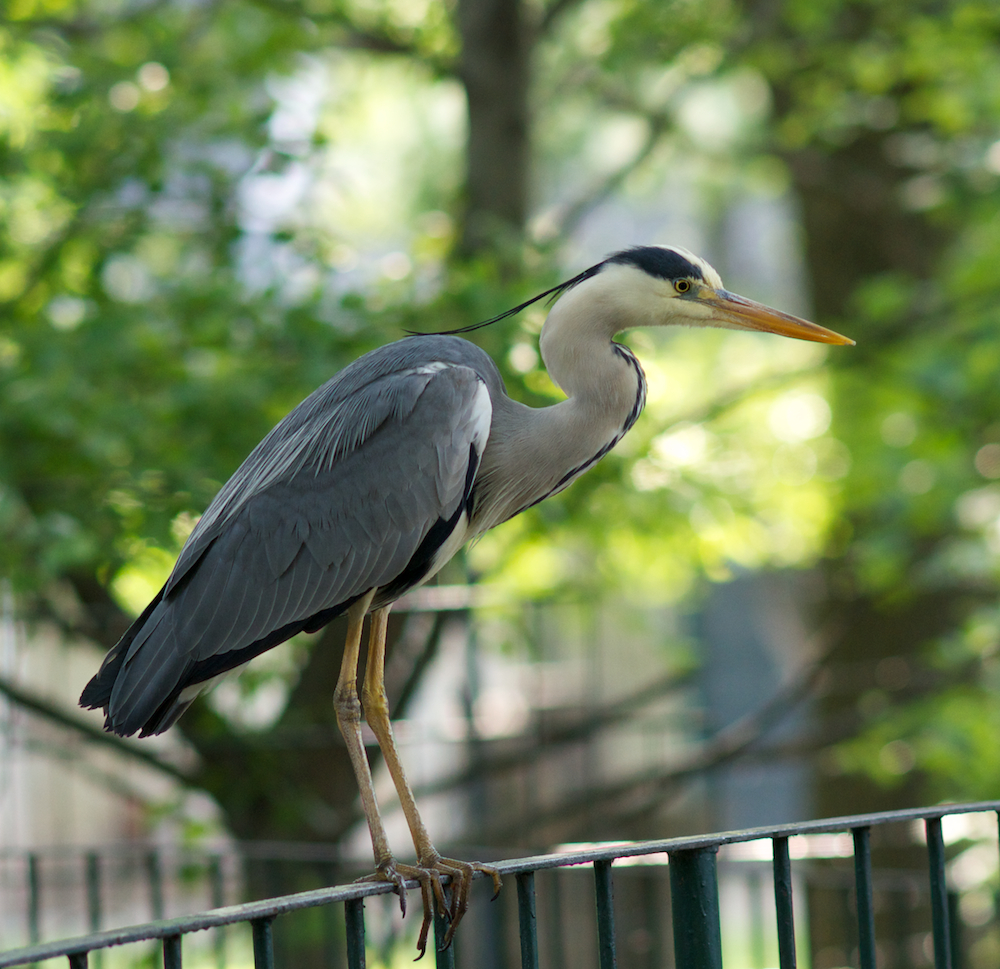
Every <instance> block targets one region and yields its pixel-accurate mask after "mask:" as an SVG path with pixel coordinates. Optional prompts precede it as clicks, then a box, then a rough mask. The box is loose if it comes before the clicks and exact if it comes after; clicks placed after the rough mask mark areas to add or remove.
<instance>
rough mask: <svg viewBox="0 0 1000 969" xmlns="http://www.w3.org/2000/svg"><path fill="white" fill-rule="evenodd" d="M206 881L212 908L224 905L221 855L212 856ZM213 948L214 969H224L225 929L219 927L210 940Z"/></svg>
mask: <svg viewBox="0 0 1000 969" xmlns="http://www.w3.org/2000/svg"><path fill="white" fill-rule="evenodd" d="M208 880H209V884H210V887H211V892H212V908H222V906H223V905H225V904H226V896H225V880H224V878H223V874H222V855H212V859H211V861H210V862H209V863H208ZM212 941H213V945H214V948H215V969H226V929H225V926H222V925H220V926H219V927H218V928H217V929H216V930H215V938H214V939H213V940H212Z"/></svg>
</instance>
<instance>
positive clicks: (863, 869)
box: [851, 826, 875, 969]
mask: <svg viewBox="0 0 1000 969" xmlns="http://www.w3.org/2000/svg"><path fill="white" fill-rule="evenodd" d="M851 834H852V835H853V836H854V885H855V892H856V895H857V909H858V957H859V962H860V964H861V969H875V908H874V905H873V903H872V849H871V829H870V828H868V827H866V826H865V827H860V828H853V829H852V831H851Z"/></svg>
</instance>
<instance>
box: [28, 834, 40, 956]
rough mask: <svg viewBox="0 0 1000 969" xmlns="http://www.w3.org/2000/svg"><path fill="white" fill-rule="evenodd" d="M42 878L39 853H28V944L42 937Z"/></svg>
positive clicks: (32, 943) (33, 943)
mask: <svg viewBox="0 0 1000 969" xmlns="http://www.w3.org/2000/svg"><path fill="white" fill-rule="evenodd" d="M41 912H42V880H41V869H40V867H39V862H38V855H37V854H36V853H35V852H34V851H31V852H29V853H28V944H29V945H35V944H36V943H37V942H38V940H39V939H41V937H42V932H41Z"/></svg>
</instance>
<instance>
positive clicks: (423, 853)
mask: <svg viewBox="0 0 1000 969" xmlns="http://www.w3.org/2000/svg"><path fill="white" fill-rule="evenodd" d="M388 621H389V607H388V606H386V607H385V608H383V609H378V610H376V611H375V612H374V613H372V620H371V632H370V635H369V639H368V663H367V665H366V667H365V681H364V687H363V690H362V700H363V703H364V711H365V720H366V721H367V722H368V725H369V726H370V727H371V728H372V732H373V733H374V734H375V737H376V739H377V740H378V745H379V748H380V749H381V751H382V756H383V758H384V759H385V764H386V767H387V768H388V769H389V774H390V775H391V777H392V781H393V784H394V785H395V786H396V793H397V794H398V795H399V801H400V805H401V806H402V808H403V814H404V816H405V817H406V823H407V825H409V828H410V836H411V837H412V838H413V846H414V848H415V849H416V852H417V867H416V868H411V867H410V866H409V865H398V866H397V870H399V871H401V872H404V873H405V874H406V875H408V876H410V877H414V878H416V879H417V880H418V881H419V882H420V887H421V892H422V894H423V900H424V921H423V924H422V925H421V927H420V939H419V941H418V943H417V947H418V948H419V949H420V953H421V955H423V951H424V947H425V946H426V943H427V932H428V929H429V927H430V921H431V917H432V912H431V909H430V903H431V897H430V896H431V891H433V894H434V896H436V898H437V901H438V905H439V906H440V908H441V910H442V914H447V915H448V917H449V918H450V919H451V925H450V926H449V927H448V932H447V934H446V935H445V938H444V943H443V945H444V947H447V946H448V945H449V944H450V943H451V940H452V937H453V936H454V934H455V929H456V928H457V926H458V923H459V922H460V921H461V919H462V916H463V915H464V914H465V911H466V908H467V906H468V899H469V887H470V886H471V884H472V875H473V872H476V871H481V872H484V873H485V874H488V875H489V876H490V877H491V878H492V880H493V888H494V892H495V893H498V892H499V891H500V886H501V882H500V875H499V874H498V872H497V871H496V869H494V868H491V867H490V866H488V865H480V864H478V863H475V862H472V863H470V862H465V861H455V860H453V859H450V858H442V857H441V855H440V854H439V853H438V851H437V849H436V848H435V847H434V845H433V844H431V839H430V836H429V835H428V834H427V828H426V827H425V826H424V822H423V819H422V818H421V817H420V811H419V810H418V809H417V802H416V799H415V798H414V796H413V791H412V790H411V789H410V785H409V784H408V783H407V780H406V773H405V772H404V770H403V764H402V762H401V761H400V759H399V752H398V750H397V749H396V740H395V738H394V737H393V733H392V724H391V723H390V721H389V701H388V699H387V698H386V695H385V634H386V626H387V624H388ZM376 813H377V812H376ZM380 823H381V822H380ZM372 837H373V839H374V834H373V836H372ZM441 875H448V876H450V878H451V885H452V904H451V906H450V907H447V906H446V905H445V900H444V892H443V890H442V888H441ZM494 897H496V894H494Z"/></svg>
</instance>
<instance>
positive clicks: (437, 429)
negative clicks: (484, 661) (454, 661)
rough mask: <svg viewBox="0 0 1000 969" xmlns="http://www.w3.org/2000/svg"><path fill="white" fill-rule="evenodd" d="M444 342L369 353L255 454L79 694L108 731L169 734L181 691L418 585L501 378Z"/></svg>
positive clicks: (452, 511)
mask: <svg viewBox="0 0 1000 969" xmlns="http://www.w3.org/2000/svg"><path fill="white" fill-rule="evenodd" d="M439 342H440V340H435V341H433V342H432V346H431V349H432V350H433V351H434V352H433V353H431V354H428V353H427V352H426V350H427V348H420V347H408V346H407V344H409V343H410V341H401V342H400V343H398V344H391V345H390V346H389V347H386V348H383V350H382V351H376V352H375V353H374V354H368V355H367V356H366V357H363V358H361V360H360V361H357V363H358V364H362V363H365V362H366V361H368V364H369V366H368V367H367V369H364V368H360V367H355V365H352V367H354V372H352V367H349V368H347V369H346V370H344V371H342V372H341V374H339V375H338V376H337V377H336V378H334V380H332V381H330V382H328V383H327V384H326V385H324V386H323V387H322V388H320V390H319V391H317V392H316V393H315V394H313V395H312V396H311V397H309V398H308V399H307V400H306V401H304V402H303V404H301V405H300V406H299V407H298V408H296V410H295V411H293V412H292V414H290V415H289V417H288V418H286V419H285V421H283V422H282V423H281V424H279V425H278V427H276V428H275V430H274V431H272V432H271V434H269V435H268V437H267V438H265V439H264V441H262V442H261V444H260V445H259V446H258V447H257V448H256V449H255V450H254V451H253V453H252V454H251V455H250V457H249V458H248V459H247V461H246V462H244V464H243V465H242V466H241V468H240V469H239V470H238V471H237V472H236V474H235V475H234V476H233V478H232V479H231V480H230V481H229V483H228V484H227V485H226V486H225V487H224V488H223V489H222V491H220V493H219V495H218V496H217V497H216V499H215V501H213V502H212V504H211V505H210V506H209V509H208V511H207V512H206V513H205V515H204V516H203V517H202V519H201V521H200V522H199V525H198V526H197V528H196V529H195V531H194V532H193V533H192V535H191V537H190V539H189V540H188V543H187V545H186V546H185V548H184V549H183V551H182V552H181V555H180V557H179V559H178V562H177V565H176V567H175V569H174V571H173V573H172V574H171V576H170V579H169V580H168V581H167V583H166V585H165V586H164V589H163V591H162V592H161V595H160V597H158V600H159V601H157V602H155V603H154V604H152V608H151V610H147V612H146V613H144V616H143V617H140V620H137V622H136V624H134V626H133V628H132V629H131V630H130V631H129V634H126V637H124V638H123V640H122V642H121V643H119V645H118V646H117V647H115V649H114V650H112V652H111V653H110V654H109V656H108V658H107V660H106V661H105V666H104V667H102V669H101V672H100V673H98V676H97V677H95V678H94V680H92V681H91V684H89V685H88V688H87V691H85V692H84V695H83V697H82V698H81V702H83V703H85V705H88V706H104V707H105V708H106V710H107V713H108V719H107V726H108V728H109V729H112V730H114V731H115V732H118V733H122V734H126V735H127V734H131V733H134V732H135V731H136V730H138V729H140V728H141V729H142V731H143V733H144V734H145V733H153V732H160V731H161V730H163V729H166V727H167V726H169V725H170V723H172V722H173V721H174V720H175V719H176V717H177V716H179V715H180V712H182V711H183V709H184V706H186V704H185V703H184V702H183V699H180V700H179V699H178V696H179V694H180V692H181V690H183V689H184V688H185V687H187V686H189V685H191V684H194V683H199V682H202V681H205V680H208V679H210V678H212V677H213V676H215V675H218V674H219V673H221V672H223V671H224V670H227V669H231V668H232V667H234V666H237V665H240V664H242V663H243V662H246V661H247V660H249V659H250V658H252V656H254V655H257V653H259V652H262V651H263V650H264V649H267V648H269V647H270V646H273V645H276V644H277V643H278V642H281V641H283V640H284V639H287V638H288V637H289V636H291V635H293V634H294V633H295V632H298V631H300V630H302V629H309V628H318V627H319V626H320V625H322V624H324V623H325V622H326V621H329V619H331V618H333V616H334V615H336V614H337V613H338V612H342V611H343V610H344V609H345V608H347V606H349V605H350V603H351V602H352V601H354V600H356V599H357V598H359V597H360V596H362V595H364V594H365V593H366V592H367V591H368V590H369V589H373V588H379V587H383V588H384V587H393V583H396V584H397V585H398V584H399V582H400V577H401V576H405V577H406V581H407V582H410V584H414V583H415V582H417V581H419V580H420V579H421V578H422V577H423V574H421V573H420V569H421V568H423V569H424V573H425V572H426V568H424V563H423V559H427V562H426V565H427V566H429V564H430V558H429V556H428V555H427V552H428V549H427V547H426V546H427V543H428V541H429V540H430V538H431V537H433V538H435V541H436V540H437V539H436V536H438V535H439V534H440V540H441V541H443V540H444V538H446V537H447V534H448V533H449V532H450V530H451V528H452V527H454V523H455V522H456V520H457V518H458V516H459V513H460V512H461V511H462V510H463V506H464V504H465V503H466V502H467V501H468V498H469V489H470V487H471V482H472V480H473V478H474V474H475V470H476V467H477V466H478V462H479V458H480V457H481V455H482V452H483V449H484V447H485V444H486V438H487V436H488V433H489V425H490V414H491V408H490V395H489V393H488V391H487V386H486V384H485V383H484V377H485V380H486V381H487V382H488V383H490V384H492V383H494V381H495V380H496V381H498V380H499V377H498V375H496V374H495V368H494V369H490V370H488V371H485V372H484V370H483V367H482V358H485V355H482V358H481V357H479V356H477V355H478V354H481V351H478V350H476V348H474V347H472V346H471V345H470V344H467V343H465V342H464V341H453V342H455V343H459V344H462V347H460V348H454V347H451V346H446V347H445V348H444V349H445V350H446V351H450V356H451V357H460V358H461V359H460V360H456V361H455V362H452V361H451V360H449V359H444V360H442V352H441V349H442V348H441V347H440V346H439ZM447 342H448V344H451V343H452V341H450V340H449V341H447ZM413 343H425V341H422V340H420V341H413ZM466 347H468V348H471V350H472V351H474V355H472V356H471V358H470V355H469V352H468V351H466V350H465V349H464V348H466ZM392 349H397V351H398V350H400V349H403V350H409V351H410V352H409V353H406V352H402V353H401V352H397V353H396V354H395V355H392V354H388V353H386V352H385V351H389V350H392ZM421 349H423V350H424V352H423V353H421V352H418V351H420V350H421ZM456 349H457V350H458V351H460V352H455V351H456ZM444 356H445V357H448V356H449V353H445V354H444ZM372 357H375V358H376V359H375V360H374V361H372V360H370V359H369V358H372ZM485 359H486V360H488V358H485ZM467 364H473V365H474V366H473V367H470V366H468V365H467ZM489 367H490V368H492V362H491V361H490V362H489ZM362 369H364V372H359V371H361V370H362ZM442 523H447V528H444V527H443V524H442ZM437 544H440V541H438V542H437ZM430 552H431V553H432V552H433V549H431V550H430ZM417 560H420V563H421V564H420V566H419V568H418V567H417V566H416V565H415V564H414V563H416V562H417ZM411 573H412V575H411ZM411 580H412V581H411ZM399 591H402V589H400V590H399ZM395 594H397V595H398V594H399V592H398V591H397V592H396V593H395ZM130 635H131V639H129V636H130ZM112 662H113V663H114V665H115V666H116V667H117V668H116V669H108V671H107V674H108V675H106V676H105V677H104V680H103V681H102V682H99V681H101V678H102V674H104V673H105V667H108V666H109V663H112ZM109 679H110V680H111V682H107V681H108V680H109ZM109 687H110V689H109Z"/></svg>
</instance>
